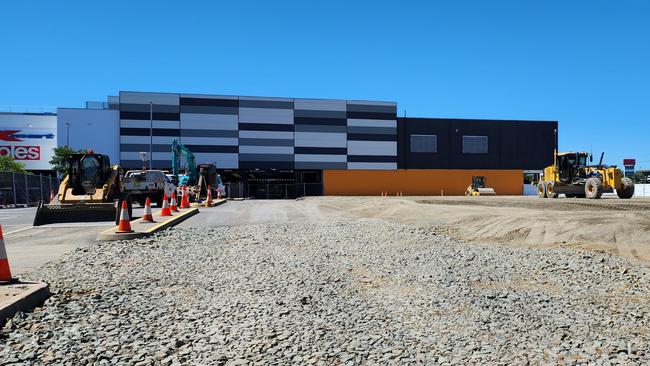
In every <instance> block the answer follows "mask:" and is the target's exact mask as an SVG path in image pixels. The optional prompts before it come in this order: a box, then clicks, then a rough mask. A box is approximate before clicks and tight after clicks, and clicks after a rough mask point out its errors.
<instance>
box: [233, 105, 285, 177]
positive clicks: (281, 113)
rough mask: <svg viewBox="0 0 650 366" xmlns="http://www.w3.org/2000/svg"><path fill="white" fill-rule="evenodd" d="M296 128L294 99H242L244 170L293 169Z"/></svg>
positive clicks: (240, 106)
mask: <svg viewBox="0 0 650 366" xmlns="http://www.w3.org/2000/svg"><path fill="white" fill-rule="evenodd" d="M293 124H294V114H293V99H285V98H257V97H240V99H239V161H240V164H239V166H240V168H242V169H257V168H259V169H264V168H269V167H277V168H278V169H293V167H294V165H293V154H294V134H293V127H294V126H293Z"/></svg>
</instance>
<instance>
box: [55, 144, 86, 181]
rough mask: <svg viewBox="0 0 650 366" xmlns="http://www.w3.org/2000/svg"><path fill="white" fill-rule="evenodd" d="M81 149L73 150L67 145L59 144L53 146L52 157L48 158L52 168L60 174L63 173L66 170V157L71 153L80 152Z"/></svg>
mask: <svg viewBox="0 0 650 366" xmlns="http://www.w3.org/2000/svg"><path fill="white" fill-rule="evenodd" d="M82 152H83V151H82V150H74V149H71V148H70V147H68V146H59V147H55V148H54V157H52V160H50V165H52V169H53V170H54V171H56V172H57V173H59V174H60V175H65V174H66V172H67V171H68V157H69V156H70V155H71V154H75V153H82Z"/></svg>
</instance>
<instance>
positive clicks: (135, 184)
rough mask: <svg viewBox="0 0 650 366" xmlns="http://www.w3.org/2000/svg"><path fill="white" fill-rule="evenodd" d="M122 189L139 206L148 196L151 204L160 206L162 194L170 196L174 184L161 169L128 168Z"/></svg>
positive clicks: (174, 189)
mask: <svg viewBox="0 0 650 366" xmlns="http://www.w3.org/2000/svg"><path fill="white" fill-rule="evenodd" d="M124 191H125V192H126V193H128V194H129V195H130V196H131V201H133V202H138V203H139V204H140V205H141V206H144V202H145V200H146V199H147V197H149V199H150V200H151V203H152V204H153V203H155V204H156V206H158V207H162V200H163V194H164V193H166V194H167V197H171V194H172V192H175V191H176V186H175V185H174V184H173V183H172V182H171V180H170V179H169V178H168V177H167V176H166V175H165V172H163V171H162V170H129V171H128V172H126V175H125V176H124Z"/></svg>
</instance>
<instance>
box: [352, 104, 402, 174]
mask: <svg viewBox="0 0 650 366" xmlns="http://www.w3.org/2000/svg"><path fill="white" fill-rule="evenodd" d="M396 114H397V105H396V104H395V103H389V102H366V101H348V104H347V142H348V167H347V168H348V169H380V170H386V169H388V170H394V169H397V115H396Z"/></svg>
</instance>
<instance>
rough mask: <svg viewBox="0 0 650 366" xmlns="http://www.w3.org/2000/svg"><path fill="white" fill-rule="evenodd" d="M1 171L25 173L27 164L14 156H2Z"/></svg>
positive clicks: (0, 159)
mask: <svg viewBox="0 0 650 366" xmlns="http://www.w3.org/2000/svg"><path fill="white" fill-rule="evenodd" d="M0 172H14V173H25V164H23V163H21V162H19V161H16V160H14V158H13V157H12V156H9V155H2V156H0Z"/></svg>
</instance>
